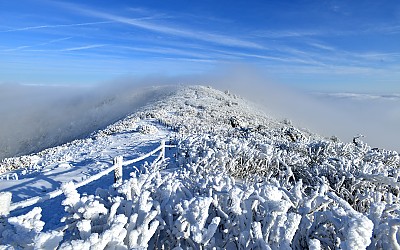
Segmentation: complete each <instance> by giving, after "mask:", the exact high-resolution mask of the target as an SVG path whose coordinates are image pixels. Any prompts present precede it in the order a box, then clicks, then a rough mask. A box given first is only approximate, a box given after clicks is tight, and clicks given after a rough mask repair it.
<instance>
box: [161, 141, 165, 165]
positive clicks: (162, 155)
mask: <svg viewBox="0 0 400 250" xmlns="http://www.w3.org/2000/svg"><path fill="white" fill-rule="evenodd" d="M164 158H165V141H164V140H162V141H161V160H164Z"/></svg>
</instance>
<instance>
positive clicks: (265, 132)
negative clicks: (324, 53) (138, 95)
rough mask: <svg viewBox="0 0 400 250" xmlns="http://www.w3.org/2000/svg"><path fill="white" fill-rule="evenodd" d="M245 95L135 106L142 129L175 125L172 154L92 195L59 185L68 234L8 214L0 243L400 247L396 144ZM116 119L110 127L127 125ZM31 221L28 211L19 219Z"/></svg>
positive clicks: (189, 94)
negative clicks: (298, 121) (327, 132)
mask: <svg viewBox="0 0 400 250" xmlns="http://www.w3.org/2000/svg"><path fill="white" fill-rule="evenodd" d="M205 100H206V101H205ZM242 101H243V100H241V99H240V98H237V97H233V96H232V95H230V94H229V93H228V94H224V93H221V92H218V91H214V90H209V89H206V88H202V87H193V88H189V89H186V90H185V91H184V92H183V93H181V95H178V96H175V97H174V98H172V99H169V100H164V101H162V102H159V103H156V104H154V105H153V106H152V107H149V108H145V109H144V110H142V111H141V113H139V114H138V116H139V117H140V118H141V119H142V121H141V122H140V125H143V126H142V129H143V130H144V131H148V130H151V129H149V128H145V127H146V126H153V125H148V124H154V122H155V121H157V122H159V123H160V125H161V126H165V128H172V130H173V131H175V132H176V134H175V135H174V137H175V141H176V143H177V144H178V146H177V149H176V151H174V155H175V157H174V158H173V159H170V161H162V162H155V163H153V164H151V165H144V166H142V167H141V168H140V171H137V172H134V173H133V174H132V176H131V178H129V179H128V180H125V181H124V182H123V183H118V184H115V185H114V186H111V187H109V188H108V189H98V190H96V192H95V194H91V195H87V194H79V193H78V192H77V190H76V189H75V187H74V185H73V184H72V183H67V184H64V185H63V192H64V195H65V200H64V201H63V203H62V204H63V205H64V207H65V215H64V218H63V221H64V223H65V224H66V228H67V229H66V230H64V231H57V230H49V231H47V232H42V227H43V226H42V224H41V222H40V210H38V209H34V210H33V211H32V212H30V213H29V214H26V215H24V216H25V217H23V216H22V217H19V219H15V218H14V219H13V217H12V218H4V219H3V221H2V224H0V225H1V226H0V234H1V235H2V236H1V238H0V243H1V244H2V245H8V246H14V247H25V246H27V247H31V248H34V247H35V248H40V247H41V246H58V247H59V248H60V249H135V248H139V249H140V248H148V249H155V248H157V249H174V248H175V249H189V248H191V249H212V248H216V249H366V248H369V249H400V244H399V243H400V240H399V239H400V236H399V235H400V232H399V227H400V220H399V218H400V202H399V198H400V197H399V196H400V190H399V188H400V184H399V175H400V172H399V171H400V170H399V169H400V168H399V167H400V157H399V154H398V153H397V152H394V151H387V150H382V149H373V148H371V147H369V146H368V145H366V144H365V143H363V142H362V141H361V140H360V138H358V137H356V138H355V139H354V141H353V142H352V143H343V142H340V141H339V140H337V139H334V140H329V139H322V138H320V137H318V136H315V135H312V134H310V133H309V132H306V131H303V130H299V129H296V128H295V127H294V126H293V125H292V124H291V123H288V122H286V123H279V122H275V121H271V120H269V119H267V118H265V116H261V115H258V114H257V113H256V112H254V111H253V110H251V109H245V108H243V107H244V106H243V102H242ZM160 110H162V111H160ZM146 119H151V120H150V121H151V122H149V123H147V124H146V122H145V121H144V120H146ZM124 124H126V125H127V126H128V127H129V126H131V125H129V124H131V123H129V122H126V123H124ZM120 125H121V126H117V127H115V128H118V129H128V127H124V126H125V125H124V126H122V123H121V124H120ZM137 129H138V131H139V129H140V126H138V127H137ZM110 131H111V130H110ZM113 131H114V130H113ZM115 131H117V130H115ZM26 218H34V219H32V220H31V222H29V223H30V224H29V223H28V224H26V223H25V222H24V223H19V224H21V225H28V226H22V227H20V226H16V225H17V224H16V223H15V221H16V220H17V221H26ZM29 220H30V219H28V221H29ZM19 224H18V225H19ZM32 225H36V226H32ZM18 228H20V229H18ZM21 228H23V229H21ZM18 230H19V231H18ZM24 230H25V231H24ZM17 231H18V232H22V231H23V232H24V235H26V236H27V237H26V239H25V241H24V242H21V243H16V242H14V240H15V235H16V234H17ZM13 237H14V238H13ZM17 244H20V245H17ZM22 244H23V245H22ZM46 244H47V245H46ZM42 248H44V247H42ZM49 248H54V247H49Z"/></svg>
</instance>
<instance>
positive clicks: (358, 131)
mask: <svg viewBox="0 0 400 250" xmlns="http://www.w3.org/2000/svg"><path fill="white" fill-rule="evenodd" d="M212 78H213V79H212ZM212 78H210V81H212V82H214V83H215V86H216V87H217V88H219V89H229V90H231V92H234V93H237V94H239V95H240V96H242V97H244V98H246V99H248V100H251V101H253V102H256V103H258V104H260V105H261V106H263V108H264V110H265V112H266V113H267V114H269V115H271V116H272V117H275V118H277V119H289V120H291V121H292V122H293V124H294V125H295V126H298V127H302V128H306V129H308V130H310V131H312V132H316V133H318V134H320V135H322V136H324V137H331V136H336V137H338V138H339V139H341V140H342V141H344V142H350V141H352V139H353V137H355V136H358V135H363V136H364V137H363V138H362V139H363V140H364V141H365V142H367V143H368V144H369V145H370V146H371V147H378V148H385V149H388V150H396V151H400V133H399V132H398V128H400V96H399V95H397V94H386V95H385V94H363V93H361V94H360V93H309V92H306V91H304V90H300V89H296V88H293V87H291V88H290V87H287V86H284V85H282V84H278V83H277V82H276V81H274V80H273V79H271V78H269V77H268V76H266V75H265V74H264V73H263V72H262V71H261V70H258V69H255V68H250V67H246V66H244V67H243V66H239V67H235V68H233V69H225V70H222V71H221V72H217V73H216V74H214V76H213V77H212ZM360 92H362V90H360Z"/></svg>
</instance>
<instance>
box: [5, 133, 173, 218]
mask: <svg viewBox="0 0 400 250" xmlns="http://www.w3.org/2000/svg"><path fill="white" fill-rule="evenodd" d="M172 147H175V145H166V144H165V141H164V140H162V141H161V144H160V146H158V147H157V148H156V149H154V150H152V151H151V152H149V153H147V154H145V155H142V156H140V157H138V158H135V159H132V160H128V161H124V160H123V157H122V156H117V157H115V158H114V161H113V166H112V167H110V168H108V169H105V170H103V171H101V172H99V173H97V174H95V175H92V176H90V177H89V178H87V179H85V180H83V181H81V182H78V183H75V188H79V187H82V186H85V185H87V184H89V183H91V182H93V181H95V180H98V179H100V178H101V177H103V176H104V175H107V174H109V173H111V172H112V171H114V181H115V182H116V183H121V182H122V168H123V166H127V165H131V164H133V163H135V162H139V161H142V160H144V159H146V158H148V157H150V156H152V155H154V154H155V153H157V152H158V151H160V154H159V156H158V158H157V159H156V160H155V161H159V160H164V158H165V148H172ZM62 193H63V192H62V190H61V189H57V190H54V191H52V192H50V193H47V194H46V195H44V196H36V197H32V198H29V199H27V200H24V201H19V202H16V203H11V198H12V194H11V192H2V193H0V216H7V215H8V214H9V213H10V212H11V211H13V210H16V209H20V208H25V207H29V206H32V205H34V204H37V203H40V202H44V201H46V200H49V199H52V198H54V197H57V196H59V195H61V194H62Z"/></svg>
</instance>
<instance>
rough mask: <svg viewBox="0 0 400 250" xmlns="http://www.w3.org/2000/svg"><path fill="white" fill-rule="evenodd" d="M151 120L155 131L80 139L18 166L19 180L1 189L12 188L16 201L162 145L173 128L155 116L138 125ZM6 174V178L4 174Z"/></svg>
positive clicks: (0, 185) (6, 182) (2, 184)
mask: <svg viewBox="0 0 400 250" xmlns="http://www.w3.org/2000/svg"><path fill="white" fill-rule="evenodd" d="M144 124H149V125H152V124H153V125H152V126H155V127H157V128H158V130H157V132H156V133H155V134H151V135H149V134H142V133H140V132H137V131H135V130H133V131H125V132H122V133H117V134H114V135H112V136H106V137H102V138H99V139H97V140H90V139H87V140H84V141H85V143H82V144H81V143H80V142H81V141H76V142H75V144H76V145H80V146H79V147H76V148H73V147H69V148H68V149H65V150H60V151H59V152H58V153H57V154H54V155H51V156H48V157H47V158H45V157H43V158H41V159H37V160H38V164H37V165H36V166H32V167H31V169H30V170H26V169H23V170H15V171H12V172H9V173H7V175H9V176H14V178H15V174H16V175H17V176H18V179H17V180H15V179H14V180H6V179H3V180H1V181H0V192H11V193H12V194H13V198H12V201H13V202H19V201H21V200H26V199H28V198H31V197H35V196H44V195H46V193H49V192H51V191H54V190H56V189H59V188H60V186H61V184H62V183H63V182H69V181H74V182H79V181H82V180H85V179H87V178H88V177H90V176H92V175H94V174H96V173H99V172H101V171H103V170H104V169H106V168H108V167H110V166H112V164H113V158H114V157H116V156H123V157H124V159H125V160H130V159H133V158H136V157H138V156H141V155H143V154H145V153H147V152H149V151H151V150H152V149H154V148H156V147H158V146H159V144H160V141H161V140H162V139H165V138H167V137H168V135H169V133H171V131H168V130H166V129H163V128H162V127H161V126H160V125H157V124H156V122H154V120H151V119H149V120H147V121H140V122H138V123H137V126H143V125H144ZM3 178H5V177H4V176H3Z"/></svg>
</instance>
